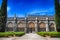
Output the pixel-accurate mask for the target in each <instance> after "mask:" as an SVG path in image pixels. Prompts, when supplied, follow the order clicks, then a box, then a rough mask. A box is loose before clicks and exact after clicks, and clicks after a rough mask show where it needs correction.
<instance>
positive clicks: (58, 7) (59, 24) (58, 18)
mask: <svg viewBox="0 0 60 40" xmlns="http://www.w3.org/2000/svg"><path fill="white" fill-rule="evenodd" d="M55 23H56V28H57V31H60V4H59V0H55Z"/></svg>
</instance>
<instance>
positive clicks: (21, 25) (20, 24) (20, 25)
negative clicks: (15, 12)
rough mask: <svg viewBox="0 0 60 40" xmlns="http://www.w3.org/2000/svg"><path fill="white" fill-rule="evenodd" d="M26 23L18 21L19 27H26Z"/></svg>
mask: <svg viewBox="0 0 60 40" xmlns="http://www.w3.org/2000/svg"><path fill="white" fill-rule="evenodd" d="M25 25H26V24H25V23H22V22H20V23H18V27H20V28H23V27H25Z"/></svg>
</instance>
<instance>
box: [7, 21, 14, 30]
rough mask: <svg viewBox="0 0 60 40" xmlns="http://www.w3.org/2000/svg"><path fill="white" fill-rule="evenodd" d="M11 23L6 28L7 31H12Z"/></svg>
mask: <svg viewBox="0 0 60 40" xmlns="http://www.w3.org/2000/svg"><path fill="white" fill-rule="evenodd" d="M13 27H14V26H13V23H12V22H9V23H8V27H7V31H13Z"/></svg>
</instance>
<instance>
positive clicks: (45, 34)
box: [37, 32, 60, 38]
mask: <svg viewBox="0 0 60 40" xmlns="http://www.w3.org/2000/svg"><path fill="white" fill-rule="evenodd" d="M37 34H38V35H41V36H43V37H46V36H50V37H59V38H60V32H37Z"/></svg>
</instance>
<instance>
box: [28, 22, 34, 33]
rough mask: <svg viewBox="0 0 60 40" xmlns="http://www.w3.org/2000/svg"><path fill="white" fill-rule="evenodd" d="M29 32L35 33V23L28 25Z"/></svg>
mask: <svg viewBox="0 0 60 40" xmlns="http://www.w3.org/2000/svg"><path fill="white" fill-rule="evenodd" d="M28 32H31V33H32V32H35V24H34V23H33V22H30V23H29V24H28Z"/></svg>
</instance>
